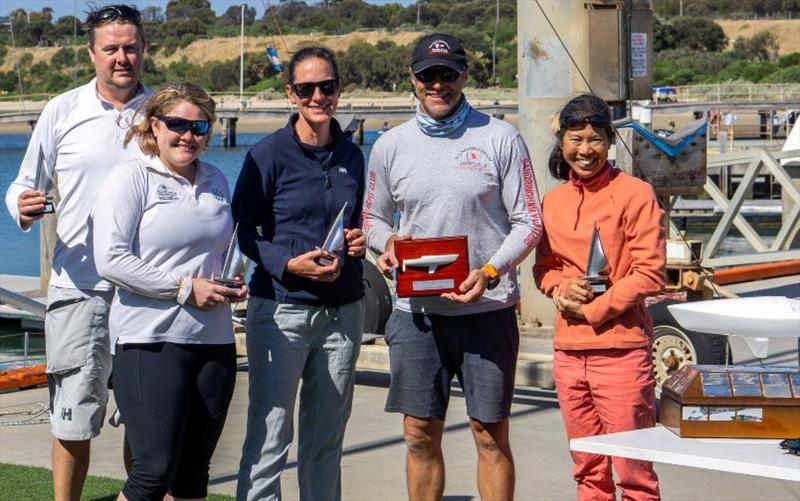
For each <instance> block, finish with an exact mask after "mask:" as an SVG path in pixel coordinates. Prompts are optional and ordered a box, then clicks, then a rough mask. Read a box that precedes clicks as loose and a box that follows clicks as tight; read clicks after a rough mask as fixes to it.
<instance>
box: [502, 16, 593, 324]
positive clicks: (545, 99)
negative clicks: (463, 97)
mask: <svg viewBox="0 0 800 501" xmlns="http://www.w3.org/2000/svg"><path fill="white" fill-rule="evenodd" d="M539 4H540V5H541V6H542V8H543V9H544V11H545V13H546V14H547V17H548V18H549V19H550V22H551V23H553V25H554V26H555V27H556V29H557V30H558V35H560V36H561V38H562V40H563V41H564V43H565V44H566V46H567V48H568V49H569V51H570V53H571V54H572V57H573V58H574V59H575V61H576V63H577V64H578V66H579V67H580V68H581V70H582V71H583V72H584V74H586V71H587V70H586V68H588V67H589V45H590V44H589V17H588V11H587V9H586V8H585V2H584V1H583V0H540V2H539ZM517 37H518V51H517V67H518V74H519V82H518V88H519V126H518V127H519V130H520V133H521V134H522V136H523V138H524V139H525V142H526V143H527V145H528V149H529V150H530V153H531V160H532V162H533V171H534V175H535V177H536V182H537V184H538V187H539V192H540V194H541V195H544V193H545V192H547V191H548V190H550V189H552V188H555V187H556V186H557V185H558V184H559V181H558V180H557V179H555V178H553V177H552V176H550V173H549V172H548V170H547V159H548V157H549V155H550V149H551V148H552V146H553V141H554V139H553V133H552V131H551V122H552V120H553V117H554V114H555V113H557V112H558V111H559V110H560V109H561V107H562V106H563V105H564V104H565V103H566V102H567V101H568V100H569V98H570V97H571V96H573V95H575V94H577V93H579V92H584V91H587V90H588V88H587V87H586V85H585V84H584V82H583V80H582V79H581V77H580V74H579V73H578V71H577V70H576V69H575V67H574V66H573V65H572V62H571V61H570V58H569V56H568V55H567V53H566V52H565V51H564V48H563V47H562V45H561V42H559V39H558V37H557V36H556V34H555V33H554V32H553V30H552V28H550V25H549V24H548V22H547V20H546V19H545V17H544V15H543V14H542V12H541V11H540V10H539V7H538V5H537V3H536V2H532V1H529V0H517ZM587 245H588V242H587ZM533 262H534V257H533V254H531V256H530V257H528V258H527V259H526V260H525V261H524V262H523V263H522V265H520V292H521V295H522V302H521V308H520V318H521V320H522V321H523V322H525V323H527V324H530V325H531V326H534V327H536V326H545V327H551V326H552V325H553V321H554V319H555V308H554V307H553V303H552V301H551V300H550V299H548V298H546V297H545V296H544V295H543V294H541V293H540V292H539V291H538V290H537V289H536V286H535V284H534V282H533V275H532V273H531V269H532V267H533Z"/></svg>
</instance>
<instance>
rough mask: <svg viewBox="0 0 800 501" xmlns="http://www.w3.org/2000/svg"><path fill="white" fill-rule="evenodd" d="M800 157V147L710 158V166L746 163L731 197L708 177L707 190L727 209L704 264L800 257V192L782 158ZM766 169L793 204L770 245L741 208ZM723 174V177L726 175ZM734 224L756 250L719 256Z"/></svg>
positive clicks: (717, 264) (712, 238)
mask: <svg viewBox="0 0 800 501" xmlns="http://www.w3.org/2000/svg"><path fill="white" fill-rule="evenodd" d="M795 157H800V150H792V151H783V152H773V151H769V150H766V149H753V150H746V151H741V152H733V153H723V154H721V155H715V156H711V157H709V158H708V167H709V168H713V167H717V168H720V169H731V168H732V167H733V166H737V165H746V166H747V167H746V168H745V170H744V173H743V174H742V178H741V181H740V182H739V186H738V187H737V188H736V191H735V192H734V193H733V196H731V198H730V199H729V198H728V197H727V196H726V195H725V193H724V192H723V190H722V189H721V188H720V187H719V185H717V184H716V183H715V182H714V181H713V180H712V179H711V177H706V182H705V185H704V187H703V188H704V190H705V193H706V194H707V195H708V196H709V197H711V199H712V200H713V201H714V202H715V203H716V204H717V205H719V206H720V208H722V210H723V211H724V212H723V214H722V217H721V218H720V221H719V223H718V224H717V226H716V228H715V229H714V232H713V233H712V234H711V238H710V239H709V241H708V243H707V244H706V246H705V252H704V256H703V264H704V265H705V266H710V267H715V266H733V265H742V264H751V263H764V262H770V261H783V260H787V259H797V258H798V256H800V250H797V249H791V244H792V241H793V240H794V238H795V236H796V235H797V233H798V231H800V191H798V189H797V188H796V187H795V186H794V184H792V178H791V176H789V174H788V173H787V172H786V169H784V168H783V166H781V164H780V160H781V159H785V158H795ZM764 171H766V173H769V174H770V175H772V177H773V179H774V180H775V181H776V182H778V183H779V184H780V186H781V197H782V199H783V200H784V201H786V200H787V199H788V200H790V201H791V202H792V203H793V206H792V207H791V209H790V210H789V211H788V213H784V215H783V221H782V223H781V228H780V230H779V231H778V234H777V236H776V237H775V239H774V240H773V241H772V243H771V244H770V245H768V244H767V243H765V241H764V239H763V238H762V237H761V236H760V235H759V234H758V232H757V231H756V230H755V229H754V228H753V226H752V225H751V224H750V223H749V222H747V220H746V219H745V218H744V216H742V215H741V214H740V209H741V207H742V205H743V203H744V201H745V199H746V198H747V197H748V194H749V193H750V192H751V189H752V187H753V184H754V183H755V182H756V179H757V177H758V176H759V175H760V174H761V173H762V172H764ZM722 177H723V176H720V178H722ZM731 226H735V227H736V229H737V230H739V232H740V233H741V234H742V236H743V237H744V238H745V239H746V240H747V242H748V243H749V244H750V245H752V246H753V249H755V251H756V252H755V253H752V254H737V255H735V256H720V257H717V251H718V250H719V249H720V246H721V244H722V241H723V240H724V239H725V237H726V236H727V235H728V232H729V231H730V229H731Z"/></svg>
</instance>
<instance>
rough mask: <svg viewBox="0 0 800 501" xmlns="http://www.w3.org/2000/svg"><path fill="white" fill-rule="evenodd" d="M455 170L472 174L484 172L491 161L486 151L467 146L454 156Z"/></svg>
mask: <svg viewBox="0 0 800 501" xmlns="http://www.w3.org/2000/svg"><path fill="white" fill-rule="evenodd" d="M455 160H456V162H457V163H456V170H468V171H472V172H485V171H487V170H488V169H489V165H490V164H491V160H490V157H489V154H488V153H486V151H484V150H482V149H480V148H478V147H477V146H468V147H466V148H464V149H463V150H461V151H459V152H458V155H456V158H455Z"/></svg>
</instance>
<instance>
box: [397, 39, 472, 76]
mask: <svg viewBox="0 0 800 501" xmlns="http://www.w3.org/2000/svg"><path fill="white" fill-rule="evenodd" d="M433 66H446V67H448V68H450V69H452V70H456V71H457V72H459V73H463V72H464V70H465V69H466V68H467V54H466V53H465V52H464V46H463V45H461V41H460V40H459V39H457V38H456V37H452V36H450V35H445V34H444V33H436V34H433V35H428V36H426V37H422V38H420V39H419V41H418V42H417V45H415V46H414V50H413V51H411V71H413V72H414V73H419V72H420V71H423V70H426V69H428V68H431V67H433Z"/></svg>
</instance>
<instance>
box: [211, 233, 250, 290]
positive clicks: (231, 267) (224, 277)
mask: <svg viewBox="0 0 800 501" xmlns="http://www.w3.org/2000/svg"><path fill="white" fill-rule="evenodd" d="M238 234H239V224H238V223H237V224H236V226H234V227H233V235H232V236H231V242H230V244H228V251H227V252H226V253H225V261H224V262H223V264H222V273H221V274H220V276H218V277H214V282H215V283H218V284H220V285H224V286H225V287H230V288H231V289H241V288H242V286H243V285H244V279H243V278H242V274H243V273H244V268H245V265H246V258H245V256H244V254H242V251H241V250H240V249H239V238H238Z"/></svg>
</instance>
